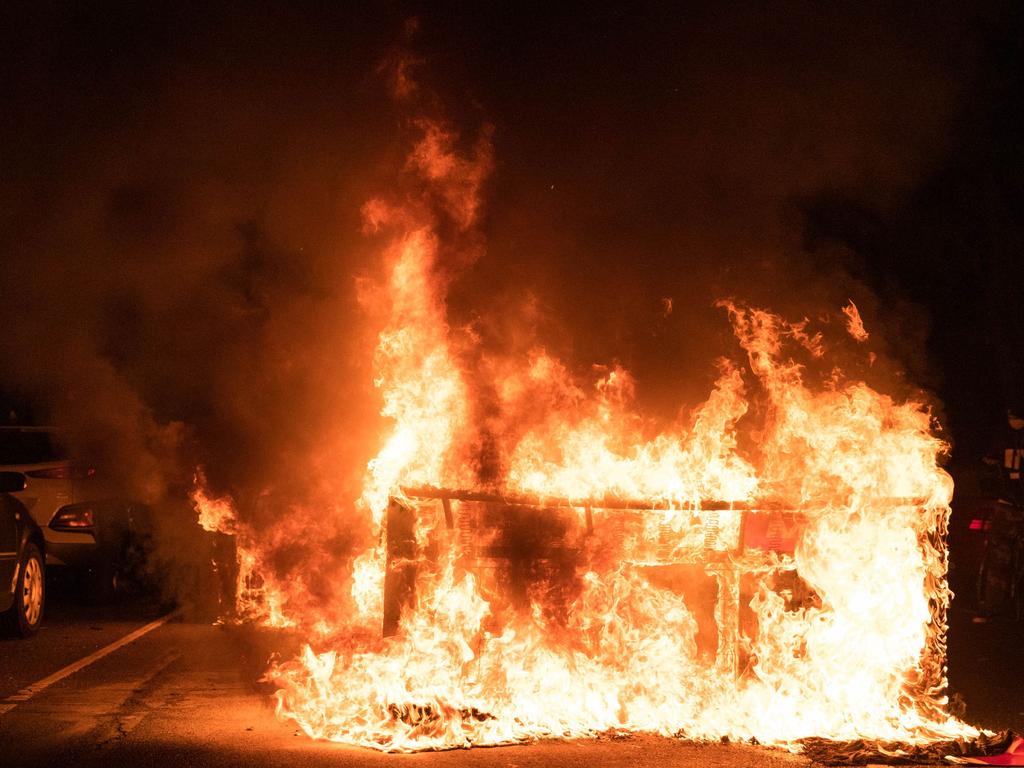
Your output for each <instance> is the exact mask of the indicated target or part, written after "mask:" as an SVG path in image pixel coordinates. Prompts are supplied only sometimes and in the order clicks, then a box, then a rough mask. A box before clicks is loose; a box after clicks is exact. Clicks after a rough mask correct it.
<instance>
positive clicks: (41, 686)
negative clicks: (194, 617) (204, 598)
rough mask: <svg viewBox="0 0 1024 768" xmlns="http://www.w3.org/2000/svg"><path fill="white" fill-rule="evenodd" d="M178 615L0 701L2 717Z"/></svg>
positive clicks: (123, 638) (142, 629)
mask: <svg viewBox="0 0 1024 768" xmlns="http://www.w3.org/2000/svg"><path fill="white" fill-rule="evenodd" d="M177 615H178V612H177V611H172V612H171V613H168V614H167V615H166V616H161V617H160V618H159V619H157V620H156V621H151V622H149V624H146V625H145V626H143V627H139V628H138V629H136V630H135V631H134V632H130V633H129V634H127V635H125V636H124V637H122V638H121V639H120V640H115V641H114V642H112V643H111V644H110V645H107V646H104V647H103V648H100V649H99V650H98V651H96V652H94V653H90V654H89V655H88V656H85V657H84V658H81V659H79V660H78V661H75V662H72V663H71V664H68V665H67V666H66V667H64V668H63V669H59V670H57V671H56V672H54V673H53V674H52V675H50V676H49V677H44V678H43V679H42V680H40V681H39V682H36V683H32V685H30V686H28V687H26V688H22V689H21V690H20V691H18V692H17V693H15V694H12V695H10V696H8V697H7V698H6V699H4V700H3V701H0V715H3V714H6V713H7V712H10V711H11V710H12V709H14V708H15V707H16V706H18V705H19V704H21V703H22V702H23V701H28V700H29V699H31V698H32V697H33V696H35V695H36V694H37V693H39V692H40V691H44V690H46V689H47V688H49V687H50V686H51V685H53V684H54V683H59V682H60V681H61V680H63V679H64V678H65V677H68V676H70V675H73V674H75V672H78V671H79V670H81V669H85V668H86V667H88V666H89V665H90V664H92V663H93V662H96V661H99V660H100V659H102V658H103V657H104V656H108V655H110V654H111V653H113V652H114V651H116V650H117V649H118V648H123V647H124V646H126V645H128V643H131V642H134V641H135V640H138V639H139V638H140V637H142V636H143V635H145V634H148V633H149V632H152V631H153V630H154V629H157V628H158V627H162V626H163V625H164V624H166V623H167V622H168V621H170V620H171V619H172V618H174V617H175V616H177Z"/></svg>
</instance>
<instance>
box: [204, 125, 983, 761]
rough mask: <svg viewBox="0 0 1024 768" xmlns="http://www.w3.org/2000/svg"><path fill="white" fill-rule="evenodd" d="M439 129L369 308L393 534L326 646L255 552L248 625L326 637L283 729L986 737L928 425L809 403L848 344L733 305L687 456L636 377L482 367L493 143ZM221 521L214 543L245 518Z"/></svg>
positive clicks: (386, 226) (692, 422) (528, 365)
mask: <svg viewBox="0 0 1024 768" xmlns="http://www.w3.org/2000/svg"><path fill="white" fill-rule="evenodd" d="M418 125H419V130H420V131H421V134H422V138H421V140H420V141H419V142H418V143H417V144H416V146H415V147H414V149H413V151H412V153H411V156H410V159H409V162H408V164H407V166H406V171H405V172H406V173H407V174H409V175H411V177H412V178H414V179H415V180H416V181H417V182H418V183H419V184H420V185H422V187H423V188H424V190H425V191H424V192H423V194H422V199H415V200H412V201H405V202H404V203H403V204H402V205H397V204H393V203H390V202H387V201H383V200H375V201H373V202H371V203H369V204H368V205H367V206H366V207H365V208H364V218H365V221H366V228H367V232H368V233H371V234H374V233H380V234H386V236H387V238H388V241H387V243H386V244H385V245H384V246H383V250H382V256H383V261H384V264H385V267H386V279H385V280H384V281H383V282H382V284H381V285H380V286H379V287H378V289H377V290H375V291H369V292H368V294H367V301H368V303H373V304H374V306H377V307H384V308H385V318H384V321H383V323H382V329H381V332H380V335H379V344H378V347H377V353H376V358H375V364H376V366H377V385H378V386H379V388H380V391H381V394H382V398H383V410H382V414H383V416H384V417H385V418H386V420H387V422H388V424H389V425H390V426H389V428H388V431H387V433H386V434H384V435H383V436H382V440H381V449H380V451H379V452H378V454H377V455H376V457H375V458H374V459H373V460H372V461H371V462H370V463H369V466H368V469H367V473H366V479H365V485H364V491H363V495H362V500H361V502H360V505H361V506H360V508H361V509H362V510H363V512H364V513H365V514H366V515H367V517H368V518H369V519H371V520H372V522H373V524H374V525H376V526H377V527H378V529H380V530H381V533H382V535H381V539H380V543H378V544H375V545H374V546H372V547H370V548H369V549H367V550H366V551H365V552H363V553H362V554H360V555H359V556H357V557H356V558H355V559H354V560H353V561H352V562H351V564H350V568H349V571H348V573H347V576H346V578H347V579H348V580H349V581H350V584H351V590H350V591H351V610H348V611H347V612H345V614H344V615H343V616H341V617H338V616H335V617H334V618H330V620H328V618H326V617H330V616H331V614H330V611H328V610H327V609H326V608H325V607H324V606H317V605H315V604H314V603H312V602H311V601H310V600H309V599H308V597H304V596H303V590H304V587H303V585H302V583H301V580H299V581H297V582H296V583H288V584H284V583H272V582H269V581H264V582H262V584H261V586H260V590H261V591H260V594H259V599H258V600H257V599H255V598H254V597H253V595H252V594H251V592H252V586H251V585H252V583H253V580H254V579H257V578H258V577H259V576H260V571H261V567H260V552H261V551H262V550H261V542H260V541H258V540H257V539H255V538H254V537H252V536H248V535H247V533H246V531H245V530H244V529H241V530H239V526H238V525H237V524H236V523H234V522H232V523H231V524H230V528H231V530H232V531H236V532H237V533H238V552H239V555H238V559H239V563H240V567H241V569H242V570H243V577H242V579H241V581H242V582H243V584H245V583H249V585H250V587H249V589H250V594H249V595H248V597H247V598H246V599H247V600H248V602H244V601H243V602H240V607H241V608H242V609H243V610H242V611H241V612H242V613H243V614H244V615H247V616H250V617H253V616H254V613H259V614H260V617H261V618H262V619H263V620H264V621H267V622H269V623H272V624H275V625H279V626H280V625H284V624H291V625H294V626H297V627H300V628H302V629H304V630H306V631H308V632H309V633H310V635H311V636H312V637H315V638H317V639H315V640H314V642H315V644H316V646H315V648H314V647H313V646H307V647H306V648H305V650H304V652H303V653H302V655H301V656H300V657H299V658H297V659H294V660H291V661H287V662H284V663H280V664H278V665H276V666H275V667H274V668H273V669H272V670H271V672H270V673H269V677H270V679H272V680H273V681H274V682H275V683H276V684H277V685H278V687H279V690H278V692H277V711H278V714H279V715H280V716H281V717H282V718H286V719H289V720H293V721H294V722H296V723H297V724H298V725H299V726H300V727H301V728H302V729H303V730H304V731H305V732H306V733H308V734H309V735H310V736H313V737H315V738H322V739H331V740H334V741H340V742H346V743H351V744H359V745H363V746H368V747H372V748H375V749H383V750H419V749H438V748H450V747H463V746H469V745H476V744H499V743H509V742H519V741H523V740H527V739H533V738H538V737H547V736H586V735H592V734H595V733H598V732H602V731H607V730H629V731H651V732H656V733H660V734H665V735H681V736H685V737H688V738H697V739H700V738H719V737H722V736H729V737H732V738H741V739H748V738H756V739H757V740H758V741H759V742H761V743H765V744H786V743H792V742H793V741H795V740H797V739H800V738H802V737H807V736H824V737H830V738H835V739H853V738H866V739H877V740H901V741H903V742H909V743H922V742H927V741H930V740H933V739H937V738H954V737H957V736H973V735H976V734H977V731H975V730H974V729H972V728H970V727H969V726H966V725H964V724H963V723H961V722H959V721H957V720H955V719H953V718H951V717H950V716H948V715H947V714H946V713H945V710H944V706H945V703H946V702H945V698H944V695H943V688H944V686H945V669H944V650H945V649H944V634H945V612H946V607H947V605H948V601H949V597H950V593H949V590H948V588H947V585H946V579H945V570H946V552H945V530H946V524H947V519H948V515H949V506H948V505H949V501H950V498H951V494H952V482H951V480H950V478H949V476H948V475H947V474H946V473H945V472H944V471H943V470H942V469H940V468H939V466H938V463H937V460H938V458H939V457H940V456H941V454H942V453H943V451H944V450H945V445H944V444H943V443H942V441H941V440H939V439H938V438H936V437H935V436H934V434H933V430H932V426H933V425H932V423H931V422H932V419H931V416H930V413H929V410H928V408H927V407H926V406H925V405H924V404H922V403H918V402H897V401H894V400H893V399H892V398H891V397H889V396H887V395H885V394H882V393H880V392H877V391H875V390H873V389H872V388H870V387H869V386H867V385H866V384H865V383H863V382H860V381H853V380H848V379H846V378H845V377H844V375H843V374H842V373H841V372H838V371H837V370H835V369H830V370H829V371H828V373H827V375H825V376H822V377H818V376H816V375H815V374H812V373H811V372H810V369H811V368H810V366H811V364H817V363H818V362H820V361H822V360H827V358H828V356H829V350H830V346H829V344H830V343H831V342H830V341H829V340H828V339H826V338H825V337H824V336H823V335H822V334H821V333H819V332H817V331H816V330H815V329H814V328H813V327H812V326H811V324H810V323H809V322H808V321H806V320H802V321H800V322H790V321H787V320H785V319H783V318H781V317H779V316H777V315H775V314H772V313H771V312H768V311H765V310H761V309H756V308H751V307H747V306H745V305H743V304H741V303H739V302H735V301H731V302H723V303H722V305H721V307H722V309H723V312H724V316H726V317H727V318H728V320H729V322H730V323H731V325H732V328H733V331H734V333H735V336H736V339H737V341H738V347H737V349H736V350H735V351H736V352H738V353H740V354H738V355H736V357H737V360H734V361H729V360H726V359H723V360H721V361H720V362H719V364H718V377H717V381H716V383H715V384H714V387H713V389H712V391H711V393H710V394H709V396H708V398H707V400H706V402H704V403H703V405H701V406H700V407H698V408H696V409H695V410H693V411H692V413H690V414H689V415H688V416H686V417H681V418H680V419H679V420H678V421H677V422H676V423H673V424H669V425H667V427H666V426H664V425H661V426H660V427H659V425H656V424H654V423H652V422H651V421H650V420H648V419H645V418H644V417H642V416H641V415H640V414H639V412H638V409H637V408H636V405H635V402H634V382H633V379H632V377H631V376H630V374H629V372H628V371H626V370H623V369H622V368H619V367H611V368H608V369H604V370H602V371H600V372H599V375H598V376H597V377H596V379H595V380H594V381H580V380H578V379H577V378H574V377H573V376H572V375H571V374H570V372H569V370H568V368H567V367H566V366H565V365H564V364H563V363H562V362H560V361H559V360H557V359H555V358H554V357H552V356H551V355H550V354H549V353H548V352H546V351H545V350H544V349H543V348H540V347H537V348H535V349H534V350H533V351H532V352H530V353H529V354H528V355H527V356H526V357H525V358H523V359H516V358H509V357H501V356H497V355H494V354H491V353H489V352H484V351H479V354H475V355H468V354H466V348H467V347H471V346H473V344H474V340H473V338H472V334H469V333H466V332H465V331H462V330H453V329H451V328H449V326H448V324H447V321H446V306H445V285H446V282H445V280H446V278H445V277H444V270H442V269H441V268H440V266H439V259H440V254H441V252H442V237H441V235H440V234H439V233H440V232H441V231H445V232H455V233H456V235H455V236H459V233H462V234H465V233H467V232H469V231H471V229H472V227H473V226H474V223H475V220H476V216H477V214H478V211H479V207H480V203H479V189H480V186H481V184H482V183H483V180H484V178H485V176H486V174H487V171H488V169H489V167H490V162H491V161H490V150H489V144H488V142H487V138H486V136H485V137H484V139H483V140H481V142H480V143H478V145H477V146H476V148H475V150H474V151H473V153H472V156H471V157H468V158H467V157H463V156H460V155H459V154H457V152H456V151H455V146H456V141H455V137H454V136H453V135H452V134H451V133H450V132H449V131H447V130H446V129H445V128H444V127H443V126H439V125H437V124H434V123H428V122H420V123H419V124H418ZM446 236H447V235H446ZM670 310H671V304H670V303H669V304H668V306H667V309H666V311H670ZM843 312H844V314H845V316H846V320H847V327H848V329H849V333H850V334H851V335H852V336H853V337H854V339H856V340H857V341H858V342H864V341H866V340H867V338H868V335H867V332H866V331H865V330H864V326H863V322H862V321H861V318H860V315H859V313H858V312H857V309H856V307H855V306H854V305H853V304H852V302H851V303H850V304H849V305H848V306H847V307H846V308H844V309H843ZM470 359H471V360H473V363H472V364H470V363H467V362H466V361H467V360H470ZM801 361H803V363H801ZM484 383H485V384H486V388H487V398H488V408H487V410H486V413H487V416H486V419H485V420H483V422H485V423H483V422H481V419H480V418H479V417H477V416H475V414H478V413H481V412H483V411H481V410H479V409H475V408H474V405H475V403H476V402H477V399H478V398H480V397H481V394H480V390H481V388H482V387H483V385H484ZM453 489H464V490H461V491H456V490H453ZM196 504H197V506H198V508H199V509H200V514H201V519H202V520H204V521H207V523H206V524H207V525H208V526H213V527H214V528H216V529H218V530H221V531H225V530H228V528H226V527H225V526H224V524H223V523H219V522H217V521H218V520H221V521H223V520H230V521H234V519H235V516H234V515H231V514H228V513H227V512H225V511H224V508H223V506H222V504H223V502H218V501H216V500H210V499H208V498H206V497H205V496H204V495H202V493H201V492H199V493H197V495H196ZM228 510H230V507H228ZM245 594H246V592H245V588H244V587H243V588H242V590H241V592H240V600H242V596H243V595H245ZM382 626H383V627H384V628H385V629H386V630H387V634H388V635H389V636H388V637H385V638H381V636H380V630H381V627H382Z"/></svg>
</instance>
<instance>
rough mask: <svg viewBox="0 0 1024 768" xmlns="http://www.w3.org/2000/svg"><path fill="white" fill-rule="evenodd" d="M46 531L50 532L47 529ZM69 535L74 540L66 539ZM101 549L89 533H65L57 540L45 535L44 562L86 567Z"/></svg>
mask: <svg viewBox="0 0 1024 768" xmlns="http://www.w3.org/2000/svg"><path fill="white" fill-rule="evenodd" d="M47 533H52V531H48V532H47ZM70 536H74V537H75V538H74V540H71V541H68V540H67V539H68V538H70ZM101 553H102V550H101V547H100V545H99V544H97V543H96V539H95V537H93V536H92V535H91V534H78V533H76V534H67V535H65V536H62V537H60V539H58V540H53V539H51V538H50V536H47V537H46V564H47V565H58V566H59V565H66V566H69V567H71V568H80V567H88V566H91V565H92V564H94V563H95V562H96V561H97V560H98V559H99V558H100V556H101Z"/></svg>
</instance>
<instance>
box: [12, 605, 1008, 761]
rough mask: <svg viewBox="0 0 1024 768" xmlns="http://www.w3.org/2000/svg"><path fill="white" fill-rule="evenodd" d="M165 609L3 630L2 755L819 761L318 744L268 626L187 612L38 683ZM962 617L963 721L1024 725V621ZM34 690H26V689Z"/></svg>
mask: <svg viewBox="0 0 1024 768" xmlns="http://www.w3.org/2000/svg"><path fill="white" fill-rule="evenodd" d="M157 613H158V609H157V608H156V607H155V606H152V605H148V604H145V603H138V604H133V605H122V606H116V607H106V608H102V609H97V608H87V607H81V606H79V605H77V604H76V603H75V602H74V601H72V600H66V601H64V602H61V601H60V600H57V601H54V602H53V604H51V606H50V610H49V613H48V616H47V619H46V624H45V626H44V627H43V629H42V630H41V632H40V634H39V635H38V636H37V637H36V638H34V639H32V640H27V641H24V640H4V641H0V713H2V714H0V766H4V767H5V768H6V766H11V768H22V766H24V767H25V768H28V767H29V766H36V765H39V766H42V765H62V766H76V767H77V766H103V767H104V768H114V767H115V766H122V765H123V766H128V765H131V766H139V765H147V766H148V765H174V766H215V765H216V766H235V765H237V766H246V768H254V767H255V766H300V765H301V766H321V765H323V766H328V765H329V766H332V768H336V767H337V766H339V765H345V766H364V765H365V766H377V765H383V764H384V763H387V764H389V765H392V766H393V765H395V764H401V765H418V766H425V765H428V764H429V765H430V766H437V765H459V766H464V765H472V766H502V767H504V768H531V767H532V766H538V767H539V766H552V765H559V766H586V768H601V767H602V766H632V765H645V766H650V765H680V766H686V765H701V766H718V765H722V766H727V765H728V766H732V765H750V766H765V767H774V766H807V765H811V763H810V762H809V761H808V760H806V759H804V758H801V757H798V756H793V755H790V754H788V753H785V752H782V751H777V750H767V749H760V748H755V747H749V746H745V745H735V744H733V745H719V744H714V745H694V744H687V743H683V742H680V741H676V740H673V739H664V738H657V737H650V736H636V737H633V738H629V739H624V740H582V741H548V742H541V743H536V744H530V745H524V746H516V747H500V748H489V749H474V750H468V751H455V752H446V753H425V754H418V755H401V756H396V755H382V754H378V753H375V752H372V751H369V750H362V749H354V748H348V747H343V746H340V745H334V744H327V743H321V742H314V741H312V740H310V739H309V738H307V737H306V736H304V735H302V734H299V733H297V732H296V729H295V728H294V727H293V726H289V725H287V724H285V723H282V722H280V721H278V720H277V718H276V717H275V716H274V713H273V709H272V704H271V700H270V697H269V695H268V694H269V691H268V690H266V688H264V687H261V684H260V683H259V677H260V674H261V672H262V669H263V666H264V663H265V660H266V658H267V652H268V649H269V645H268V643H267V642H266V640H267V637H266V636H261V635H260V633H254V632H251V631H240V630H237V629H232V628H225V627H216V626H211V625H210V624H208V623H196V622H187V621H182V620H180V619H178V618H172V619H171V620H168V621H167V622H166V623H163V624H160V625H159V626H156V627H155V628H153V629H152V630H151V631H148V632H147V633H146V634H144V635H142V636H141V637H138V638H137V639H135V640H134V641H132V642H130V643H128V644H126V645H124V646H123V647H120V648H118V649H117V650H114V651H113V652H111V653H109V654H107V655H105V656H103V657H102V658H100V659H98V660H96V661H94V662H93V663H90V664H88V665H87V666H85V667H84V668H82V669H79V670H77V671H75V672H73V673H72V674H69V675H67V676H66V677H63V678H62V679H60V680H57V681H55V682H52V683H51V684H50V685H49V686H48V687H46V688H44V689H42V690H39V691H37V692H32V691H33V690H34V689H32V686H33V684H38V682H39V681H40V680H45V679H46V678H47V676H51V675H52V674H53V673H54V672H56V671H58V670H60V669H61V668H64V667H65V666H66V665H68V664H71V663H73V662H76V661H78V660H81V659H83V658H84V657H88V656H89V655H90V654H93V653H94V652H96V651H97V650H99V649H102V648H104V647H106V646H108V644H110V643H112V642H114V641H116V640H117V639H118V638H123V637H125V636H126V635H128V634H130V633H132V632H133V631H136V630H139V629H140V628H141V627H144V626H146V625H147V624H149V623H150V622H153V620H154V619H155V618H157V619H158V616H157ZM953 618H954V621H953V624H952V632H951V636H950V652H951V681H952V687H953V688H954V690H956V691H958V692H959V693H960V694H961V695H962V696H963V698H964V699H965V700H966V702H967V717H968V719H969V720H971V721H972V722H976V723H979V724H982V725H986V726H989V727H994V728H1006V727H1013V728H1016V729H1024V696H1022V695H1021V693H1020V690H1019V688H1018V684H1019V681H1020V680H1021V666H1022V660H1021V650H1020V649H1021V648H1022V647H1024V646H1022V645H1021V642H1022V640H1024V637H1022V633H1021V631H1020V629H1019V628H1017V627H1015V626H1013V625H1010V624H1000V623H999V622H995V623H986V624H974V623H972V621H971V617H970V615H969V614H966V613H964V612H958V611H955V612H954V616H953ZM279 640H280V638H277V640H276V641H275V642H279ZM26 689H28V690H29V691H30V693H31V695H29V696H25V694H24V693H22V694H21V696H20V697H19V694H18V692H19V691H23V692H24V691H26ZM12 697H13V699H12ZM5 702H6V703H5ZM5 708H6V709H7V711H6V712H4V709H5Z"/></svg>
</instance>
